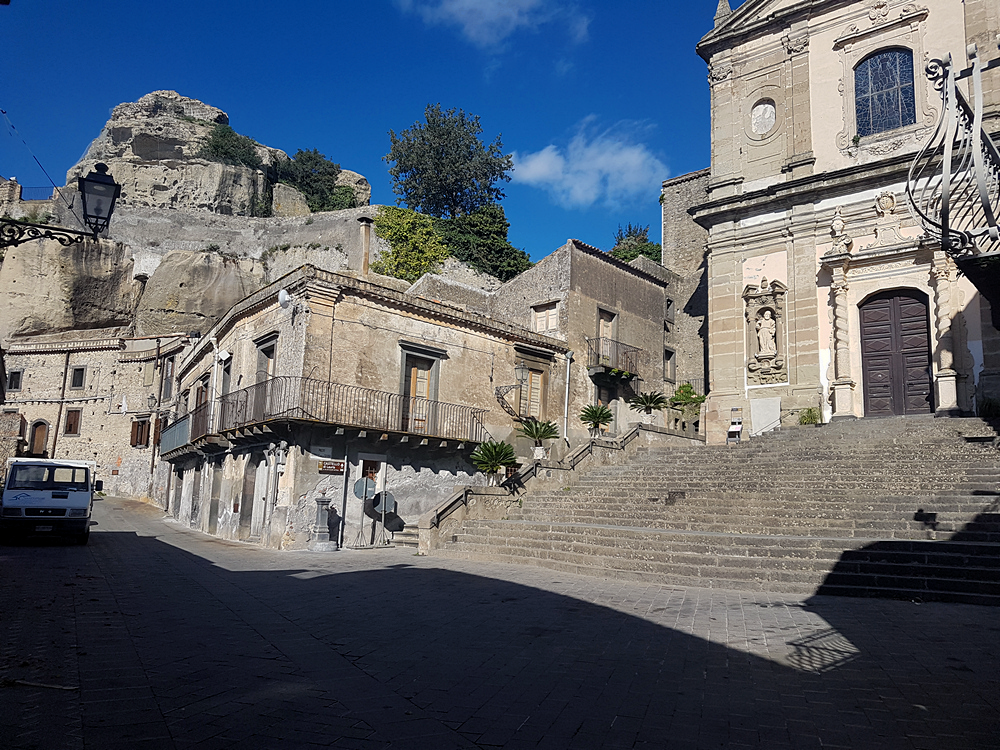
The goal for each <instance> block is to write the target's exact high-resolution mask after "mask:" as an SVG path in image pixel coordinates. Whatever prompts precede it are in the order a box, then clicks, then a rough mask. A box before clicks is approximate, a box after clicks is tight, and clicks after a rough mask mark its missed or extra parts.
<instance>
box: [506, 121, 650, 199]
mask: <svg viewBox="0 0 1000 750" xmlns="http://www.w3.org/2000/svg"><path fill="white" fill-rule="evenodd" d="M589 123H590V120H589V119H588V120H585V121H584V122H583V123H582V124H581V125H580V128H579V130H578V131H577V133H576V135H574V136H573V138H572V139H570V141H569V143H568V144H567V145H566V147H565V149H560V148H559V147H558V146H555V145H553V144H550V145H548V146H546V147H545V148H543V149H542V150H541V151H536V152H534V153H530V154H522V153H517V152H515V153H514V171H513V173H512V175H511V178H512V181H513V182H515V183H521V184H523V185H530V186H532V187H537V188H541V189H543V190H545V191H547V192H548V193H549V194H550V195H551V196H552V199H553V200H554V201H555V202H556V203H557V204H558V205H560V206H563V207H564V208H588V207H590V206H593V205H594V204H595V203H599V204H603V205H605V206H608V207H611V208H619V207H621V206H624V205H629V204H632V203H635V202H636V201H638V200H653V199H654V197H655V196H656V195H657V193H658V192H659V188H660V183H661V182H662V181H663V180H665V179H666V178H667V177H669V174H668V170H667V167H666V165H665V164H664V163H663V162H661V161H660V160H659V159H658V158H657V157H656V156H655V155H654V154H653V152H652V151H650V150H649V148H648V147H647V146H646V145H645V144H643V143H636V142H635V141H634V139H633V138H632V137H631V134H630V132H629V131H631V130H634V125H632V124H629V123H620V124H619V125H617V126H615V127H614V128H611V129H608V130H605V131H604V132H600V133H592V132H590V129H589V127H588V126H589Z"/></svg>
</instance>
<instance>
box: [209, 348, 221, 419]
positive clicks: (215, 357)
mask: <svg viewBox="0 0 1000 750" xmlns="http://www.w3.org/2000/svg"><path fill="white" fill-rule="evenodd" d="M209 342H210V343H211V344H212V389H211V391H209V394H208V395H209V397H210V398H211V399H212V407H211V409H210V410H209V419H208V429H209V431H210V432H215V402H216V401H217V400H218V399H217V398H216V395H217V394H218V392H219V339H217V338H216V337H215V336H212V338H210V339H209Z"/></svg>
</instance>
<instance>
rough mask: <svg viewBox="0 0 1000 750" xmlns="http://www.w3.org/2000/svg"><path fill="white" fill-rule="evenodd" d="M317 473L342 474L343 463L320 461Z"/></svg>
mask: <svg viewBox="0 0 1000 750" xmlns="http://www.w3.org/2000/svg"><path fill="white" fill-rule="evenodd" d="M319 473H320V474H343V473H344V462H343V461H320V462H319Z"/></svg>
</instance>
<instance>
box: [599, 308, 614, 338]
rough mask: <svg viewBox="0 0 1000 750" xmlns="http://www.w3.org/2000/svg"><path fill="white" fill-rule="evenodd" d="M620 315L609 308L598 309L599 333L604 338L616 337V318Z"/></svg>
mask: <svg viewBox="0 0 1000 750" xmlns="http://www.w3.org/2000/svg"><path fill="white" fill-rule="evenodd" d="M617 317H618V316H617V315H615V314H614V313H613V312H608V311H607V310H598V311H597V335H598V337H599V338H602V339H613V338H614V337H615V328H616V326H615V318H617Z"/></svg>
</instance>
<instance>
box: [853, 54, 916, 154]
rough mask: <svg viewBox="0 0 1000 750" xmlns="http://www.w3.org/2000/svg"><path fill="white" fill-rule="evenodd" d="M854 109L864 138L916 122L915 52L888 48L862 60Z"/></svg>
mask: <svg viewBox="0 0 1000 750" xmlns="http://www.w3.org/2000/svg"><path fill="white" fill-rule="evenodd" d="M854 106H855V108H856V114H857V122H858V136H860V137H861V138H864V137H865V136H867V135H874V134H876V133H884V132H885V131H887V130H895V129H896V128H901V127H904V126H906V125H912V124H913V123H914V122H916V121H917V112H916V105H915V103H914V99H913V53H912V52H911V51H910V50H908V49H889V50H883V51H882V52H876V53H875V54H873V55H869V56H868V57H866V58H865V59H864V60H862V61H861V62H860V63H859V64H858V67H856V68H855V69H854Z"/></svg>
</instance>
